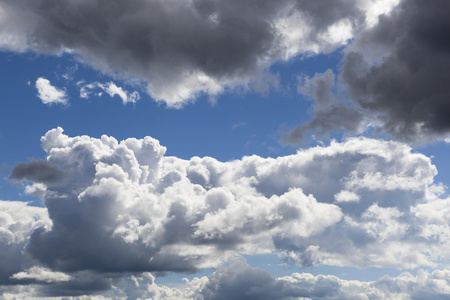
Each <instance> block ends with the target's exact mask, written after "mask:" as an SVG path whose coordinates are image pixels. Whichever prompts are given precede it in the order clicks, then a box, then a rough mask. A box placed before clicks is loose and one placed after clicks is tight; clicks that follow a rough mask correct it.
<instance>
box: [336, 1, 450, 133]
mask: <svg viewBox="0 0 450 300" xmlns="http://www.w3.org/2000/svg"><path fill="white" fill-rule="evenodd" d="M448 11H450V5H449V3H448V2H447V1H435V2H433V5H426V4H425V3H423V2H422V1H403V2H402V3H401V5H400V6H398V7H397V8H396V9H395V10H394V11H393V12H392V13H391V15H390V16H386V17H383V18H380V21H379V23H378V24H377V25H376V26H375V27H374V28H372V29H369V30H368V31H366V32H362V33H361V35H360V36H359V37H357V39H356V40H355V42H354V43H353V45H352V46H351V47H350V48H349V49H348V51H347V54H346V56H345V59H344V61H345V63H344V65H343V71H342V78H343V80H344V81H345V82H346V83H347V84H348V87H349V92H350V95H351V98H352V101H354V103H356V104H357V105H358V106H360V107H361V108H362V109H363V110H364V111H365V113H366V114H369V115H370V114H371V115H374V117H375V118H377V119H378V120H379V122H380V123H381V127H382V129H383V130H385V131H386V132H388V133H389V134H391V135H392V136H394V137H396V138H399V139H402V140H407V141H411V140H427V139H430V138H435V137H436V136H437V137H439V136H442V135H443V134H447V133H448V132H449V131H450V123H449V121H448V118H447V115H448V112H449V110H450V108H449V105H448V99H449V97H450V95H449V92H448V89H447V81H446V79H445V78H447V77H448V72H449V71H448V66H449V65H450V55H449V49H450V48H449V43H448V42H447V38H446V37H447V36H448V34H449V33H450V23H449V20H448V18H447V12H448Z"/></svg>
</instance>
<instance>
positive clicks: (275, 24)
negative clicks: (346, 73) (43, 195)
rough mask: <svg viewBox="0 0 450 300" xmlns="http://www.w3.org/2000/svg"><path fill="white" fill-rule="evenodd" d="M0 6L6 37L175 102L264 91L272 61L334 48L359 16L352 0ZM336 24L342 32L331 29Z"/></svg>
mask: <svg viewBox="0 0 450 300" xmlns="http://www.w3.org/2000/svg"><path fill="white" fill-rule="evenodd" d="M319 2H320V3H319ZM0 9H3V10H5V12H7V14H8V15H9V16H11V17H10V18H8V19H5V21H4V22H5V23H6V24H5V25H8V26H13V25H14V26H15V27H17V28H19V29H20V30H19V29H17V30H15V31H13V36H12V37H10V40H12V41H16V44H19V43H20V42H22V43H23V40H26V42H25V45H23V46H22V47H23V48H25V49H26V48H29V49H32V50H35V51H39V52H44V53H59V52H60V51H64V50H70V51H72V53H74V54H78V55H80V56H81V57H82V58H83V59H84V60H85V61H86V62H87V63H89V64H91V65H93V66H94V67H95V68H97V69H100V70H101V71H104V72H109V73H114V74H116V75H117V74H119V75H120V76H121V77H123V78H129V77H133V78H135V79H136V78H139V79H140V80H143V81H144V82H145V83H146V84H147V89H148V92H149V93H150V95H151V96H152V97H154V98H155V99H156V100H158V101H166V103H168V105H172V106H180V105H182V104H184V103H185V102H186V101H189V100H192V99H193V98H195V97H196V96H197V95H198V93H202V92H205V93H207V94H209V95H212V96H214V95H216V94H218V93H220V92H221V91H222V90H223V89H225V88H227V87H234V86H236V85H244V86H246V85H248V84H249V83H250V82H252V85H253V86H254V87H255V88H259V89H262V90H264V88H263V87H262V85H267V84H268V82H272V79H270V78H272V77H273V76H272V75H271V74H269V73H270V72H268V70H267V68H268V66H270V65H271V64H273V63H274V62H276V61H279V60H287V59H290V58H291V57H293V56H297V55H299V54H305V53H309V54H311V53H318V52H322V51H325V52H330V51H333V50H334V49H336V48H337V47H339V46H342V45H344V44H345V43H346V40H347V39H348V38H351V37H352V35H353V33H354V32H356V31H358V30H360V29H361V28H362V26H363V25H364V21H365V12H364V10H363V8H361V7H359V6H358V4H357V3H356V2H355V1H348V0H339V1H333V2H331V3H330V2H325V1H317V2H316V1H314V2H311V1H294V0H282V1H268V0H264V1H245V2H242V1H235V0H228V1H218V0H214V1H205V0H192V1H184V2H178V1H160V0H159V1H144V0H131V1H107V0H95V1H81V2H80V1H75V0H69V1H63V2H61V1H56V0H45V1H43V0H38V1H30V0H18V1H8V0H2V1H0ZM23 15H27V17H26V18H24V17H23ZM14 16H17V18H15V17H14ZM337 24H339V25H340V26H341V25H342V26H344V27H342V28H344V29H343V30H340V31H338V32H343V31H344V32H346V33H345V36H342V37H340V36H339V34H333V33H332V32H330V29H331V28H332V27H333V26H335V25H337ZM21 28H23V29H21ZM0 34H1V31H0ZM5 34H6V33H5ZM10 35H11V34H10ZM13 37H14V38H13ZM6 46H7V45H6ZM17 47H18V46H17V45H15V44H11V46H10V48H11V49H16V48H17ZM271 76H272V77H271Z"/></svg>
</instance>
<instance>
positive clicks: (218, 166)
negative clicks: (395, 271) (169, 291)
mask: <svg viewBox="0 0 450 300" xmlns="http://www.w3.org/2000/svg"><path fill="white" fill-rule="evenodd" d="M41 141H42V147H43V148H44V150H45V151H46V152H47V159H46V161H31V162H29V163H27V164H19V165H18V166H17V167H16V168H15V169H14V170H13V175H12V176H11V177H12V178H14V179H16V180H18V179H26V180H27V181H31V182H36V183H35V184H39V185H44V187H41V189H40V191H41V193H42V194H43V195H44V196H43V200H44V204H45V207H46V208H45V209H44V208H31V207H27V206H25V205H24V204H21V205H22V206H25V208H27V209H29V210H30V211H33V210H36V212H38V211H41V213H40V214H41V215H42V214H44V215H42V216H40V217H39V218H38V219H33V221H30V222H31V223H30V225H29V226H28V225H27V226H28V227H26V228H27V229H26V230H25V231H20V232H21V233H20V235H21V236H22V237H21V238H20V239H13V238H12V237H13V236H16V235H17V234H19V233H18V232H16V231H14V230H17V227H11V225H9V224H10V221H8V222H6V223H5V224H4V225H2V226H3V228H4V229H5V230H7V231H10V232H11V233H10V234H8V236H11V238H9V240H4V241H5V243H4V244H2V245H3V247H4V248H5V247H6V248H7V249H9V250H8V251H4V252H3V253H4V254H3V255H4V256H5V259H4V260H2V261H3V262H2V264H6V265H5V266H4V267H2V268H1V269H2V270H4V271H3V272H4V275H3V276H4V277H3V278H4V281H5V282H23V281H26V280H27V281H30V282H35V283H36V284H38V283H39V282H41V281H45V282H46V288H45V291H42V293H44V294H45V293H47V294H54V293H58V291H59V293H62V294H67V295H71V294H72V293H74V292H75V291H80V290H81V291H84V292H83V293H92V292H95V291H97V292H98V291H100V290H108V289H109V288H111V286H112V285H113V284H114V282H112V281H111V280H112V278H111V274H129V273H135V274H139V273H142V272H152V271H178V272H185V271H194V270H197V269H198V268H207V267H217V266H218V265H220V264H221V263H222V262H224V261H225V260H227V259H228V258H230V257H232V256H234V255H235V254H237V253H240V254H258V253H259V254H263V253H279V254H281V255H282V256H284V257H285V259H286V260H287V261H289V262H292V263H297V264H300V265H321V264H326V265H346V266H358V267H369V266H376V267H392V266H395V267H399V268H416V267H420V266H435V265H436V264H437V263H438V261H439V259H442V258H447V257H449V255H450V253H449V251H448V249H450V247H448V246H449V245H448V241H449V240H450V239H449V238H448V237H449V235H450V231H449V230H448V226H446V224H447V223H448V221H450V220H449V219H448V215H447V214H445V213H444V212H445V210H443V208H444V207H446V205H447V204H448V201H449V200H448V199H446V198H440V197H439V195H440V194H441V193H442V192H443V188H442V187H440V186H439V185H436V184H434V183H433V177H434V176H435V175H436V168H435V167H434V166H433V165H432V164H431V162H430V159H429V158H427V157H425V156H423V155H421V154H417V153H412V152H411V148H409V147H408V146H406V145H404V144H401V143H396V142H385V141H376V140H371V139H365V138H358V139H349V140H348V141H346V142H343V143H332V144H331V145H329V146H327V147H316V148H310V149H307V150H302V151H299V152H298V153H297V154H295V155H290V156H285V157H279V158H276V159H273V158H261V157H258V156H250V157H244V158H243V159H241V160H236V161H230V162H219V161H217V160H215V159H214V158H211V157H205V158H199V157H193V158H191V159H190V160H183V159H179V158H176V157H170V156H165V155H164V153H165V151H166V148H165V147H163V146H161V145H160V144H159V142H158V141H157V140H155V139H153V138H150V137H146V138H143V139H134V138H130V139H127V140H124V141H121V142H118V141H117V140H115V139H114V138H112V137H107V136H102V137H101V138H100V139H96V138H91V137H88V136H78V137H68V136H67V135H65V134H63V130H62V129H61V128H56V129H53V130H50V131H49V132H48V133H47V134H46V135H45V136H44V137H43V138H42V140H41ZM40 169H41V170H42V175H39V170H40ZM51 170H55V172H62V173H61V174H60V175H58V178H59V180H55V179H54V178H53V177H52V176H49V172H50V173H51ZM16 205H19V204H16ZM25 211H27V210H25ZM47 211H48V217H49V218H50V220H51V222H50V220H49V219H48V218H47V217H46V212H47ZM7 214H10V213H9V212H8V211H7ZM11 220H12V219H11ZM38 220H47V221H45V222H42V221H38ZM27 224H28V223H27ZM50 224H51V225H50ZM6 248H5V249H6ZM8 257H17V259H19V260H23V261H24V262H26V263H23V264H20V266H22V268H23V269H17V265H15V267H14V268H12V267H11V268H8V267H7V266H8V264H9V261H10V259H8ZM52 272H63V273H65V274H66V275H67V276H63V277H61V276H60V278H63V279H64V280H60V281H57V282H56V281H54V278H55V277H57V276H56V275H54V274H58V273H52ZM36 274H41V275H42V274H43V275H42V276H40V279H38V276H37V275H36ZM44 275H45V276H44ZM215 276H216V275H215ZM217 276H218V275H217ZM264 276H265V277H267V276H269V275H264ZM8 278H9V279H8ZM87 278H90V279H89V280H88V281H86V280H87ZM39 280H40V281H39ZM267 280H269V281H270V282H273V284H276V285H278V283H275V282H274V280H275V279H273V278H271V277H270V276H269V277H267ZM230 284H231V283H230ZM214 286H216V285H214ZM205 293H206V292H205ZM208 293H209V292H208ZM214 293H215V292H214ZM205 295H206V294H205ZM205 297H207V296H205Z"/></svg>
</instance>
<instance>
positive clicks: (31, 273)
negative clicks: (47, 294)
mask: <svg viewBox="0 0 450 300" xmlns="http://www.w3.org/2000/svg"><path fill="white" fill-rule="evenodd" d="M11 278H12V279H18V280H24V279H34V280H37V281H43V282H47V283H50V282H59V281H69V280H71V279H72V277H70V276H68V275H66V274H64V273H61V272H53V271H52V270H49V269H45V268H42V267H38V266H34V267H31V268H30V269H28V270H25V271H23V272H19V273H16V274H14V275H12V276H11Z"/></svg>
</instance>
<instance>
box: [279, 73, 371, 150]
mask: <svg viewBox="0 0 450 300" xmlns="http://www.w3.org/2000/svg"><path fill="white" fill-rule="evenodd" d="M335 77H336V76H335V74H334V72H333V71H332V70H330V69H328V70H326V71H325V72H324V73H316V74H315V75H314V76H313V77H309V76H306V75H302V76H299V77H298V80H299V82H298V86H297V92H298V93H299V94H301V95H303V96H305V97H306V98H307V99H308V100H312V101H313V105H312V109H311V114H312V116H311V121H309V122H304V123H301V124H299V125H298V126H297V127H296V128H294V129H291V130H289V131H288V132H286V133H284V134H283V136H282V142H284V143H291V144H297V143H300V142H303V141H305V140H306V139H307V137H309V136H311V135H315V136H318V137H324V136H326V137H329V135H330V133H333V132H335V133H336V132H340V131H345V132H346V133H348V134H352V133H353V134H355V133H360V132H362V131H363V130H364V129H365V128H364V126H363V125H364V123H365V120H366V119H367V118H366V117H365V116H364V114H363V112H361V110H360V109H358V108H356V107H353V106H351V105H350V103H349V102H348V100H346V98H345V97H344V96H343V95H340V93H341V92H340V90H339V87H338V85H337V84H336V79H335Z"/></svg>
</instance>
